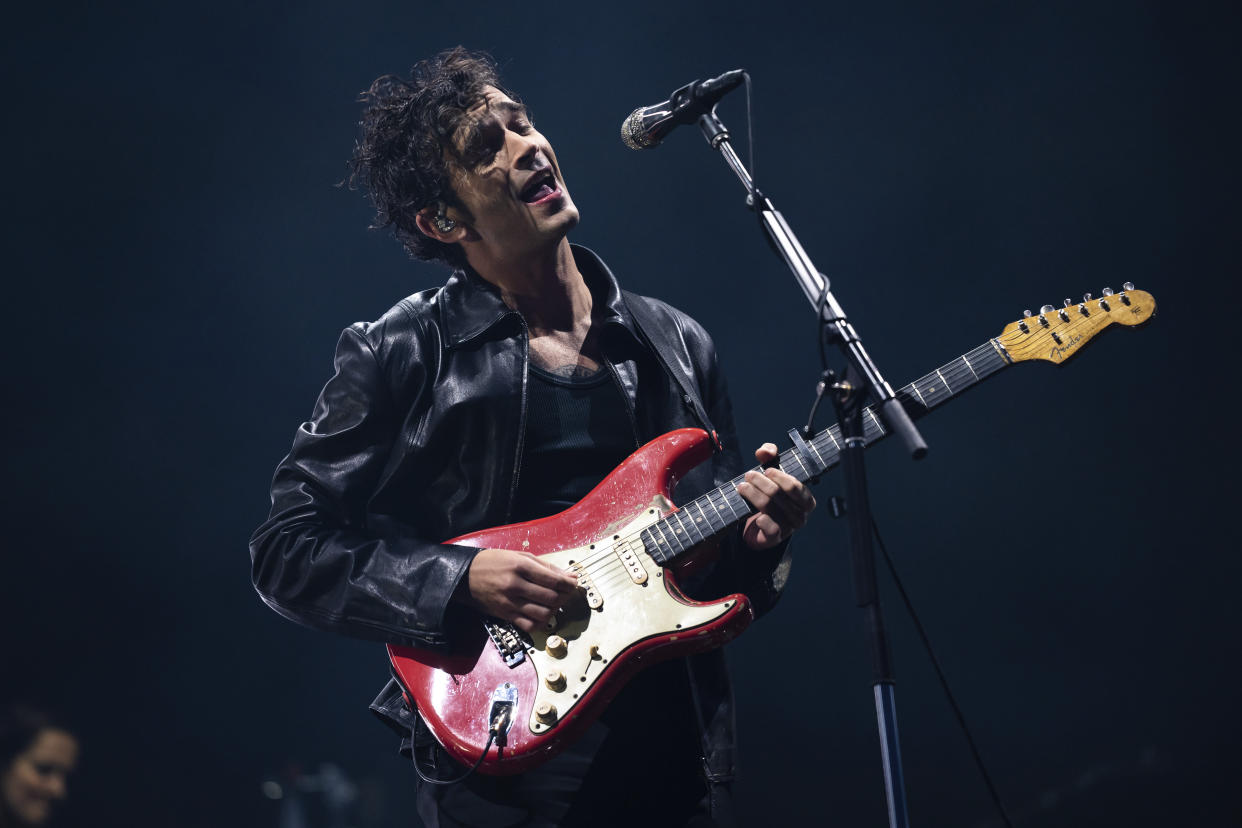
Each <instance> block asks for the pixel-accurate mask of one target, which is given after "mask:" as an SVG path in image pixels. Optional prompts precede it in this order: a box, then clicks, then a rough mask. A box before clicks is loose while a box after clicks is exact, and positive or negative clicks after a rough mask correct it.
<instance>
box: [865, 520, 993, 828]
mask: <svg viewBox="0 0 1242 828" xmlns="http://www.w3.org/2000/svg"><path fill="white" fill-rule="evenodd" d="M871 531H872V534H874V535H875V542H876V543H877V544H879V546H880V553H881V554H882V555H883V556H884V563H885V564H886V565H887V566H888V571H889V574H890V575H892V576H893V583H894V584H895V585H896V586H897V594H898V595H900V596H901V602H902V603H903V604H905V606H906V612H907V613H909V615H910V620H911V621H913V622H914V629H915V630H916V631H918V634H919V638H920V639H921V640H922V641H923V649H925V650H927V656H928V658H930V659H931V663H932V668H933V669H934V670H935V671H936V678H937V679H939V680H940V687H941V688H942V689H943V690H944V695H945V697H946V698H948V700H949V707H950V708H952V710H953V715H954V716H955V717H957V724H958V726H959V727H960V728H961V729H962V734H963V735H964V736H965V737H966V744H967V745H969V746H970V753H971V755H972V756H973V757H974V760H975V765H976V766H977V767H978V768H979V774H980V775H981V776H982V777H983V782H984V784H985V785H987V788H988V793H989V794H990V795H991V797H992V802H993V803H995V805H996V810H998V811H1000V815H1001V819H1002V820H1003V821H1004V823H1005V825H1006V826H1007V828H1013V820H1012V819H1011V818H1010V817H1009V812H1008V811H1007V810H1005V803H1004V802H1002V801H1001V798H1000V792H999V791H997V789H996V784H995V783H994V782H993V781H992V775H991V774H990V773H988V768H987V765H985V764H984V762H983V754H981V753H980V752H979V746H978V745H977V744H975V737H974V736H973V735H971V732H970V728H969V727H967V725H966V716H965V715H964V714H963V713H962V708H961V707H959V706H958V704H957V699H956V698H955V697H954V695H953V691H952V690H951V689H949V680H948V678H946V677H945V674H944V670H943V669H942V668H941V667H940V659H938V658H936V651H935V650H933V649H932V645H931V639H930V638H929V637H928V636H927V631H926V630H925V629H923V622H922V621H920V620H919V616H918V613H917V612H915V611H914V603H913V602H912V601H911V600H910V596H909V595H907V594H906V587H905V585H904V584H902V582H901V576H900V575H898V574H897V567H896V565H895V564H894V563H893V559H892V557H891V556H890V555H889V554H888V547H886V546H885V545H884V539H883V538H881V537H880V527H879V525H877V524H876V522H875V518H874V516H873V517H872V519H871Z"/></svg>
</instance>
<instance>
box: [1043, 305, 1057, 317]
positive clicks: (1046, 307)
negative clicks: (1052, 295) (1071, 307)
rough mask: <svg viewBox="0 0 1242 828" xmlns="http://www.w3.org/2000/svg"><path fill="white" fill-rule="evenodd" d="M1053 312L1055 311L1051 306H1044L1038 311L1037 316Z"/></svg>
mask: <svg viewBox="0 0 1242 828" xmlns="http://www.w3.org/2000/svg"><path fill="white" fill-rule="evenodd" d="M1054 310H1056V308H1054V307H1053V306H1052V305H1044V306H1043V307H1041V308H1040V309H1039V315H1040V316H1043V315H1044V314H1045V313H1052V312H1053V311H1054Z"/></svg>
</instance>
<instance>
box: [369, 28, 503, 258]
mask: <svg viewBox="0 0 1242 828" xmlns="http://www.w3.org/2000/svg"><path fill="white" fill-rule="evenodd" d="M485 86H494V87H496V88H497V89H499V90H500V91H502V92H504V93H505V94H506V95H508V96H509V97H511V98H513V99H514V100H517V97H516V96H515V95H513V93H512V92H510V91H509V90H507V89H505V88H504V87H503V86H501V84H500V77H499V72H498V70H497V68H496V63H495V61H493V60H492V58H491V57H490V56H489V55H487V54H485V53H483V52H474V51H470V50H469V49H466V48H464V47H462V46H458V47H456V48H453V49H448V50H445V51H443V52H441V53H440V54H438V55H436V56H435V57H433V58H429V59H427V60H423V61H419V62H418V63H416V64H415V65H414V67H413V68H412V69H410V77H409V78H402V77H399V76H397V75H384V76H382V77H380V78H377V79H376V80H375V82H374V83H372V84H371V87H370V88H369V89H368V90H367V91H365V92H363V93H362V96H361V97H360V100H361V101H362V102H363V103H364V104H366V109H365V111H364V112H363V115H362V121H361V124H360V126H361V127H362V135H361V137H360V138H359V139H358V142H357V143H356V144H355V146H354V156H353V158H352V159H351V160H350V162H349V165H350V176H349V185H350V187H351V188H357V187H358V186H359V185H361V186H363V187H365V189H366V190H367V192H368V193H369V194H370V196H371V202H372V203H373V204H374V205H375V223H374V224H373V225H371V226H372V229H379V228H381V227H388V226H391V227H392V230H393V235H395V236H396V237H397V240H398V241H400V242H401V244H402V245H404V246H405V249H406V250H407V251H409V253H410V255H411V256H413V257H414V258H416V259H425V260H438V261H442V262H445V263H446V264H448V265H449V266H451V267H463V266H465V263H466V260H465V255H464V253H463V252H462V250H461V247H460V246H458V245H456V244H444V243H442V242H438V241H436V240H435V239H432V238H428V237H427V236H425V235H423V234H422V232H421V231H420V230H419V229H418V226H417V225H416V224H415V222H414V217H415V216H416V215H417V214H418V212H419V210H422V209H424V208H425V207H429V206H432V205H435V204H436V203H438V202H444V203H446V204H454V205H456V206H458V207H460V206H461V204H460V202H459V201H458V199H457V197H456V195H455V194H454V193H453V188H452V185H451V183H450V178H449V167H448V158H450V157H451V158H456V156H457V153H456V147H455V146H454V145H453V135H454V133H455V132H456V131H457V127H458V126H459V125H460V124H461V122H462V119H463V118H464V117H465V114H466V112H468V111H469V110H470V109H471V107H473V106H476V105H477V104H478V103H479V102H480V101H482V100H483V87H485Z"/></svg>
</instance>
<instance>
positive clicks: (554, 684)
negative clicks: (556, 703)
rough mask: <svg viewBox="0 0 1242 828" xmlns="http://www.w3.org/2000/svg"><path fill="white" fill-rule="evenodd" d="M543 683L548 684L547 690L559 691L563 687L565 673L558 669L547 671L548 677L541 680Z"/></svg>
mask: <svg viewBox="0 0 1242 828" xmlns="http://www.w3.org/2000/svg"><path fill="white" fill-rule="evenodd" d="M543 683H544V684H546V685H548V689H549V690H556V691H557V692H560V691H561V690H564V689H565V674H564V673H562V672H561V671H560V670H553V671H552V672H550V673H548V677H547V678H546V679H544V680H543Z"/></svg>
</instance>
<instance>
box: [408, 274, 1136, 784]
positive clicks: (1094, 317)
mask: <svg viewBox="0 0 1242 828" xmlns="http://www.w3.org/2000/svg"><path fill="white" fill-rule="evenodd" d="M1125 287H1126V290H1125V292H1123V293H1120V294H1115V295H1114V294H1113V293H1112V292H1111V291H1109V290H1107V289H1105V295H1104V296H1103V297H1101V298H1099V299H1095V300H1091V299H1087V298H1084V301H1083V302H1082V303H1081V304H1079V305H1068V304H1067V305H1066V307H1064V308H1061V309H1054V308H1052V307H1051V306H1048V305H1045V306H1044V308H1043V309H1042V310H1041V312H1040V313H1039V314H1038V315H1032V316H1029V317H1027V318H1024V319H1021V320H1019V321H1017V322H1013V323H1011V324H1009V325H1008V326H1006V327H1005V329H1004V331H1003V332H1002V333H1001V335H1000V336H998V337H997V338H995V339H990V340H988V341H987V342H986V343H984V344H983V345H980V346H979V347H978V348H975V349H974V350H972V351H970V352H968V353H966V354H964V355H962V356H960V357H958V358H957V359H955V360H953V361H952V362H949V363H948V364H946V365H943V366H941V367H940V368H937V369H936V370H935V371H933V372H932V373H930V374H928V375H926V376H924V377H922V378H921V379H919V380H917V381H915V382H913V383H911V384H910V385H907V386H906V387H905V388H902V389H901V390H900V391H899V392H898V393H897V396H898V398H899V399H900V400H901V402H902V404H903V405H905V407H906V409H907V410H908V411H909V412H910V415H911V416H912V417H916V418H917V417H919V416H922V415H923V414H925V413H926V412H927V411H929V410H930V409H932V408H934V407H935V406H937V405H940V404H941V403H944V402H947V401H948V400H949V399H951V398H953V397H955V396H957V395H958V394H961V393H962V392H964V391H965V390H967V389H968V388H971V387H973V386H974V385H975V384H977V383H979V382H981V381H982V380H984V379H986V378H987V377H989V376H991V375H992V374H995V373H996V372H998V371H1000V370H1001V369H1002V368H1005V367H1006V366H1008V365H1011V364H1013V363H1015V362H1022V361H1027V360H1044V361H1049V362H1054V363H1061V362H1064V361H1065V360H1066V359H1069V358H1070V357H1071V356H1073V355H1075V354H1076V353H1077V352H1078V350H1079V349H1080V348H1081V347H1082V346H1083V345H1085V344H1086V343H1087V342H1088V341H1089V340H1090V339H1091V338H1092V337H1093V336H1095V334H1097V333H1099V332H1100V331H1101V330H1103V329H1104V328H1106V327H1107V326H1109V325H1111V324H1113V323H1118V324H1122V325H1130V326H1132V325H1137V324H1139V323H1141V322H1145V321H1147V319H1149V318H1150V317H1151V315H1152V314H1153V313H1154V312H1155V302H1154V301H1153V300H1152V297H1151V295H1150V294H1148V293H1146V292H1144V291H1136V290H1134V289H1133V288H1132V286H1130V285H1129V284H1127V285H1126V286H1125ZM863 424H864V437H865V439H866V443H867V445H871V444H872V443H875V442H877V441H879V440H881V439H883V438H884V437H885V436H887V432H886V430H885V429H884V427H883V426H882V424H881V423H880V420H879V418H878V417H877V416H876V414H875V412H874V410H872V409H871V408H867V409H865V410H864V415H863ZM790 437H791V438H792V439H793V441H794V446H793V448H791V449H789V450H787V451H785V452H784V453H783V454H781V455H780V458H779V460H778V462H779V464H780V467H781V468H782V469H783V470H785V471H786V472H788V473H789V474H791V475H793V476H794V477H796V478H797V479H799V480H801V481H803V482H807V481H810V480H812V479H814V478H817V477H818V476H819V475H820V474H822V473H823V472H824V471H826V470H828V469H830V468H832V467H833V466H835V465H836V464H837V463H838V461H839V457H840V446H841V432H840V428H839V427H838V426H833V427H832V428H829V429H825V430H824V431H821V432H820V433H819V434H817V435H815V436H814V437H813V438H811V439H805V440H804V439H803V438H802V437H801V435H799V434H798V432H797V431H796V430H794V431H791V432H790ZM712 448H713V446H712V439H711V437H710V436H709V435H708V434H707V433H706V432H703V431H701V430H698V429H680V430H678V431H673V432H670V433H668V434H665V435H664V436H662V437H659V438H657V439H655V440H653V441H651V442H650V443H648V444H647V445H645V446H643V447H642V448H640V449H639V450H638V451H637V452H635V453H634V454H633V455H631V456H630V457H629V458H628V459H627V460H626V461H625V462H624V463H622V464H621V465H620V466H618V467H617V468H616V469H615V470H614V471H613V472H612V473H611V474H609V475H608V477H606V478H605V479H604V480H603V482H601V483H600V484H599V485H598V486H597V487H596V488H595V489H594V490H592V491H591V493H590V494H588V495H587V496H586V497H585V498H584V499H583V500H582V501H581V502H579V503H578V504H576V505H575V506H573V507H571V508H569V509H567V510H566V511H564V512H561V513H560V514H557V515H553V516H551V517H548V518H543V519H541V520H534V521H528V522H526V523H518V524H512V525H510V526H501V527H497V528H493V529H486V530H483V531H480V532H474V533H472V534H468V535H464V536H462V537H460V538H455V539H454V540H453V541H452V542H453V543H458V544H464V545H468V546H475V547H478V548H481V549H482V548H501V549H516V550H526V551H530V552H533V553H534V554H536V555H539V556H540V557H541V558H542V559H543V560H544V561H547V562H550V563H553V564H554V565H556V566H559V567H561V568H562V569H565V570H567V571H572V572H574V573H576V574H577V575H578V583H579V587H580V588H579V591H578V596H577V598H576V599H575V600H574V601H573V602H571V604H570V605H569V606H567V607H565V608H564V609H563V610H562V611H561V612H560V613H559V614H558V616H557V618H556V619H555V621H554V622H552V624H551V625H550V626H549V628H548V629H546V630H542V631H538V632H536V633H534V634H531V635H526V634H525V633H522V632H520V631H519V630H517V629H516V628H515V627H512V626H511V625H508V624H504V623H501V622H497V621H489V622H486V623H485V624H479V625H478V626H477V628H475V629H471V630H468V631H465V634H464V635H463V636H462V637H461V639H460V640H459V641H458V646H457V648H456V649H455V650H453V651H452V652H448V653H442V652H438V651H432V650H427V649H422V648H414V647H404V646H398V645H389V647H388V653H389V658H390V660H391V662H392V667H393V671H394V674H395V675H396V676H397V678H398V680H399V681H400V682H401V684H402V686H403V687H404V688H405V691H406V694H407V698H408V700H409V701H411V702H412V703H413V705H414V706H416V707H417V709H418V710H419V712H420V713H421V714H422V716H423V718H424V720H425V721H426V722H427V725H428V727H429V728H430V729H431V731H432V733H433V734H434V735H435V737H436V738H437V739H438V740H439V741H440V743H441V744H442V745H443V746H444V747H445V749H446V750H447V751H448V752H449V753H450V754H451V755H452V756H453V757H454V758H455V759H457V760H458V761H460V762H462V763H463V764H466V765H473V764H475V762H476V761H479V760H480V758H481V757H482V761H481V764H480V766H479V770H480V771H481V772H484V773H491V774H508V773H518V772H521V771H523V770H527V769H529V768H531V767H533V766H534V765H536V764H538V763H539V762H542V761H543V760H545V759H547V758H549V757H550V756H552V755H553V754H555V753H556V752H557V751H558V750H560V749H561V748H562V747H564V746H565V745H566V744H568V743H569V742H571V741H572V740H573V739H574V738H575V737H577V736H578V735H580V734H581V732H582V731H583V730H584V729H585V728H586V727H587V726H588V725H589V724H590V723H591V722H592V721H594V720H595V718H596V717H597V716H598V715H599V714H600V712H601V711H602V710H603V709H604V707H605V706H606V705H607V703H608V702H609V701H610V700H611V699H612V697H613V696H614V695H616V693H617V691H618V690H620V688H621V687H622V686H624V684H625V681H626V680H627V679H628V678H629V677H630V676H632V675H633V674H634V673H635V672H637V671H638V670H639V669H641V668H642V667H644V666H646V664H648V663H650V662H653V661H657V660H663V659H666V658H673V657H676V656H682V655H687V654H689V653H694V652H700V651H703V650H707V649H711V648H714V647H717V646H720V645H721V644H723V643H724V642H726V641H728V640H729V639H731V638H733V637H734V636H736V635H737V634H738V633H740V632H741V631H742V630H743V629H745V627H746V625H747V624H749V623H750V621H751V619H752V618H753V612H752V610H751V608H750V603H749V601H748V600H747V599H746V597H745V596H744V595H740V594H736V595H728V596H725V597H724V598H721V599H719V600H717V601H709V602H698V601H693V600H690V599H688V598H686V597H685V596H684V595H683V594H682V593H681V592H680V590H678V588H677V584H676V579H675V574H674V573H675V570H676V567H677V566H679V565H680V564H681V563H682V562H683V561H684V559H686V558H688V557H689V556H690V555H692V554H694V553H698V552H699V551H700V550H702V549H704V548H705V547H708V546H710V545H711V544H710V542H711V541H712V539H713V538H715V537H717V536H719V535H720V534H722V533H723V532H724V531H725V530H726V529H728V528H729V527H731V526H734V525H735V524H736V523H737V522H738V521H740V520H742V519H744V518H745V517H746V516H748V515H749V514H750V507H749V505H748V504H747V503H746V501H744V500H743V499H742V497H741V496H740V495H739V494H738V493H737V491H736V486H737V484H738V483H740V482H742V477H740V476H739V477H737V478H735V479H734V480H732V481H730V482H729V483H727V484H725V485H724V486H721V487H720V488H718V489H713V490H712V491H710V492H708V493H707V494H705V495H703V496H701V497H699V498H697V499H696V500H693V501H691V502H690V503H688V504H686V505H684V506H683V507H681V508H680V509H678V508H676V507H674V506H673V504H672V501H671V495H672V490H673V487H674V486H675V485H676V482H677V480H678V479H680V478H681V477H682V476H683V475H684V474H685V473H686V472H687V471H688V470H690V469H692V468H694V467H695V466H696V465H698V464H699V463H701V462H703V461H704V460H706V459H707V458H708V457H709V456H710V455H711V452H712ZM499 714H503V715H499ZM498 715H499V721H500V722H501V723H502V724H503V727H500V728H496V729H497V730H498V733H499V735H500V737H501V738H498V739H497V740H496V744H494V745H492V746H491V747H488V748H487V755H486V757H483V751H484V748H485V747H486V746H487V745H488V743H489V727H492V726H493V725H495V723H496V722H497V720H498Z"/></svg>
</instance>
